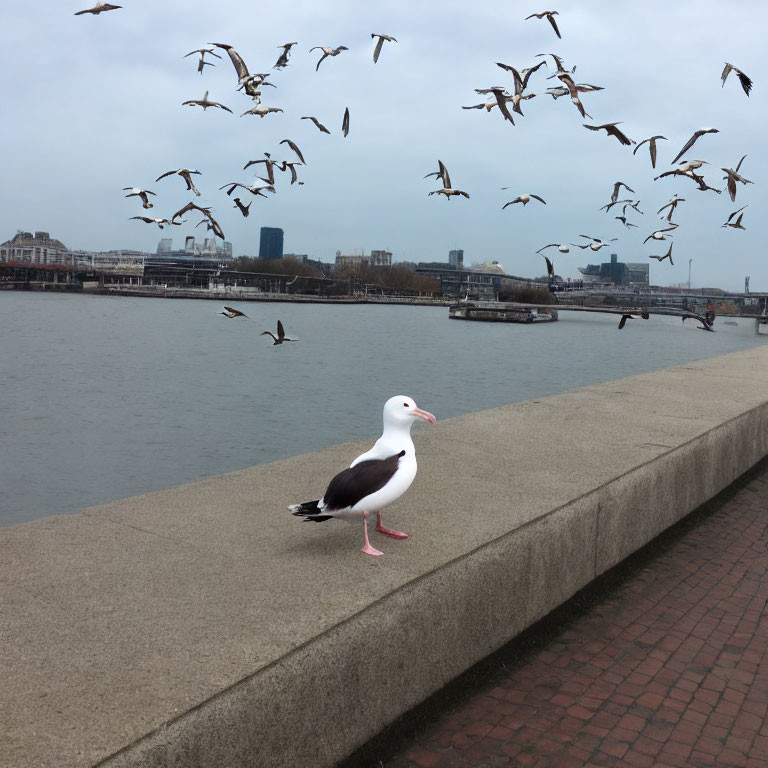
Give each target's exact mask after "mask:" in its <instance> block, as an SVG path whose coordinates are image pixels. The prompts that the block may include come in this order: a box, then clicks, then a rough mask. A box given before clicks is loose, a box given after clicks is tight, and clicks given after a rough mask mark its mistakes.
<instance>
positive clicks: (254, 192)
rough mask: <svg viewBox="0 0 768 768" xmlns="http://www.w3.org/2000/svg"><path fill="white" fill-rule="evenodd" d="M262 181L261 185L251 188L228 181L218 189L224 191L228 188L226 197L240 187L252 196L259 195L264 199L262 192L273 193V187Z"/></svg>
mask: <svg viewBox="0 0 768 768" xmlns="http://www.w3.org/2000/svg"><path fill="white" fill-rule="evenodd" d="M260 180H261V181H263V182H264V183H263V184H258V185H257V184H253V185H252V186H250V187H249V186H248V185H247V184H240V183H239V182H237V181H230V182H229V183H228V184H224V185H222V186H221V187H219V189H224V188H225V187H229V189H228V190H227V195H231V194H232V193H233V192H234V191H235V190H236V189H237V188H238V187H242V188H243V189H244V190H246V191H247V192H250V193H251V194H252V195H260V196H261V197H266V195H265V194H264V192H273V193H274V192H275V188H274V186H272V184H270V183H269V182H267V180H266V179H260Z"/></svg>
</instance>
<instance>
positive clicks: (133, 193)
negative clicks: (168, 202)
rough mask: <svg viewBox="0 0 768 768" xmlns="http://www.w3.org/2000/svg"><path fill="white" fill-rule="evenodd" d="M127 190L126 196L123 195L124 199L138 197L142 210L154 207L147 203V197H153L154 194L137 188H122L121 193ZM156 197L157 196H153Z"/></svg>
mask: <svg viewBox="0 0 768 768" xmlns="http://www.w3.org/2000/svg"><path fill="white" fill-rule="evenodd" d="M126 190H128V194H127V195H124V197H140V198H141V203H142V206H143V207H144V208H153V207H154V206H153V205H152V203H150V202H149V198H148V197H147V195H155V193H154V192H152V191H151V190H149V189H139V187H123V191H124V192H125V191H126ZM155 197H157V195H155Z"/></svg>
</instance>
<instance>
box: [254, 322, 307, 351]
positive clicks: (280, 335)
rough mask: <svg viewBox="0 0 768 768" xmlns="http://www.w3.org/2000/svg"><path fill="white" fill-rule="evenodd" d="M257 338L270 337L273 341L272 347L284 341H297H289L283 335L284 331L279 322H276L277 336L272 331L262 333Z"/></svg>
mask: <svg viewBox="0 0 768 768" xmlns="http://www.w3.org/2000/svg"><path fill="white" fill-rule="evenodd" d="M259 336H271V337H272V338H273V339H274V340H275V341H274V344H273V345H272V346H274V345H275V344H282V343H283V342H284V341H298V339H291V338H289V337H288V336H286V335H285V329H284V328H283V324H282V323H281V322H280V321H279V320H278V321H277V336H275V334H274V333H272V331H263V332H262V333H260V334H259Z"/></svg>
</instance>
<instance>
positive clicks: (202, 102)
mask: <svg viewBox="0 0 768 768" xmlns="http://www.w3.org/2000/svg"><path fill="white" fill-rule="evenodd" d="M181 103H182V106H184V105H187V104H188V105H189V106H190V107H195V106H198V107H202V108H203V112H205V110H206V109H208V107H218V108H219V109H223V110H225V111H227V112H229V113H231V112H232V110H231V109H230V108H229V107H225V106H224V105H223V104H219V102H218V101H210V100H209V99H208V91H206V92H205V94H204V95H203V98H202V99H190V100H189V101H182V102H181Z"/></svg>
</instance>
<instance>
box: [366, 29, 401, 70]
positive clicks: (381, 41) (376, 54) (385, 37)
mask: <svg viewBox="0 0 768 768" xmlns="http://www.w3.org/2000/svg"><path fill="white" fill-rule="evenodd" d="M374 37H378V38H379V40H378V42H377V43H376V47H375V48H374V49H373V63H374V64H375V63H376V62H377V61H378V60H379V54H380V53H381V47H382V46H383V45H384V41H385V40H386V41H387V42H388V43H396V42H397V40H396V39H395V38H394V37H390V36H389V35H377V34H375V33H371V38H374Z"/></svg>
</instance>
